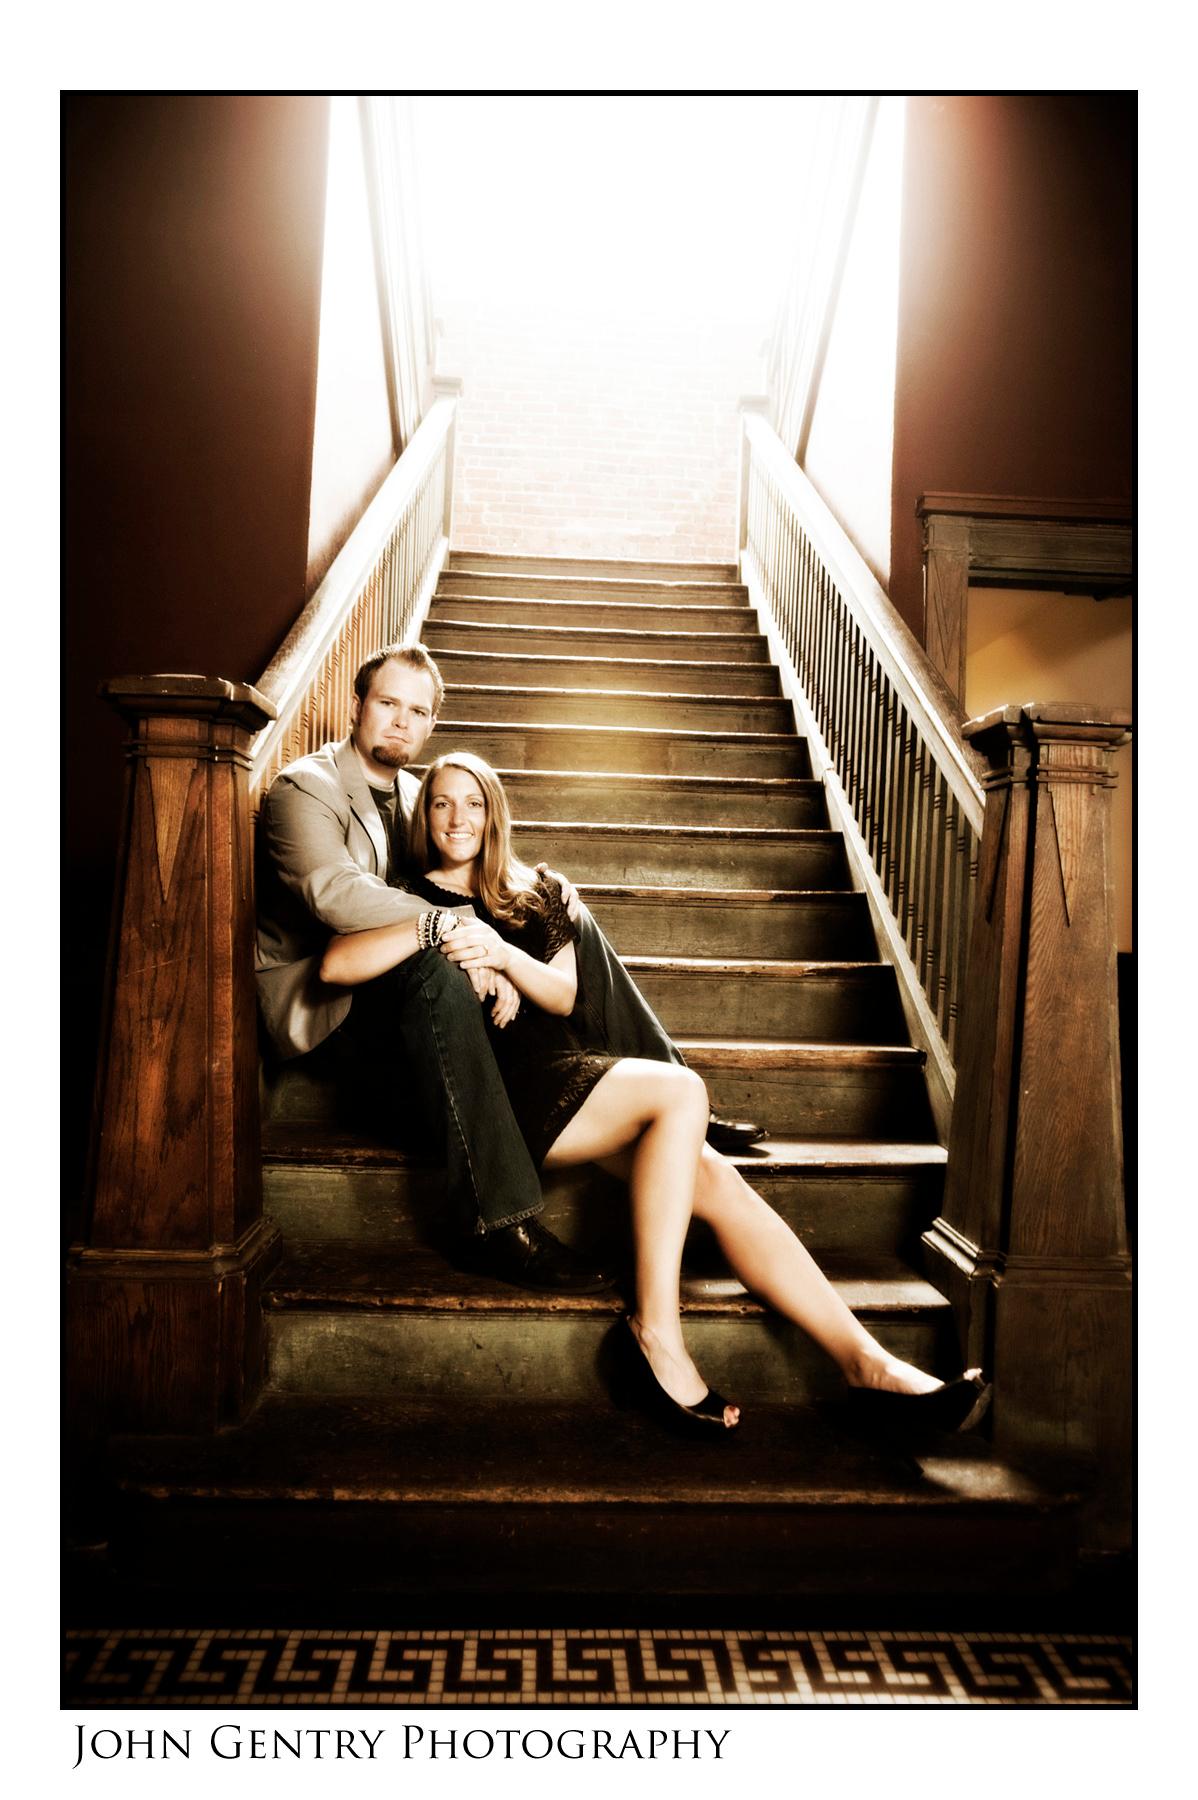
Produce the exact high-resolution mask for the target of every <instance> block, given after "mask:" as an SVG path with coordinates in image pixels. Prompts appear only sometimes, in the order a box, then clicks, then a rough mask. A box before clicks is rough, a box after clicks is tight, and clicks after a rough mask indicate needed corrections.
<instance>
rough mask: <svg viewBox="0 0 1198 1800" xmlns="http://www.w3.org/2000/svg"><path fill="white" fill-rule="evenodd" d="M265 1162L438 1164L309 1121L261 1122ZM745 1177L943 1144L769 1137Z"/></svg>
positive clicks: (738, 1158)
mask: <svg viewBox="0 0 1198 1800" xmlns="http://www.w3.org/2000/svg"><path fill="white" fill-rule="evenodd" d="M262 1148H263V1158H264V1161H265V1162H267V1163H268V1164H274V1165H282V1164H302V1165H306V1166H325V1167H335V1168H372V1169H375V1168H394V1169H396V1170H399V1169H407V1168H414V1169H423V1168H431V1167H437V1166H439V1165H438V1164H437V1162H436V1159H435V1158H433V1157H430V1156H429V1155H428V1154H427V1153H424V1152H420V1151H411V1150H405V1149H403V1148H401V1147H400V1146H398V1145H396V1144H389V1143H385V1142H383V1141H382V1140H381V1139H372V1138H368V1137H365V1136H363V1135H362V1133H361V1132H355V1131H347V1130H343V1129H341V1128H339V1127H337V1126H335V1125H325V1124H323V1123H320V1122H313V1121H310V1120H298V1121H293V1120H278V1121H271V1120H265V1121H264V1122H263V1126H262ZM725 1160H726V1161H727V1162H731V1163H733V1164H735V1166H736V1167H737V1168H739V1169H740V1170H741V1171H742V1173H743V1174H745V1175H746V1176H752V1175H757V1176H762V1175H767V1174H768V1175H770V1176H776V1175H778V1174H785V1173H788V1172H789V1171H791V1170H794V1169H798V1170H819V1169H845V1170H848V1169H869V1170H874V1171H877V1170H882V1171H885V1170H887V1169H899V1168H904V1169H910V1168H924V1167H926V1168H943V1166H944V1164H945V1163H946V1161H947V1160H948V1152H947V1151H946V1150H945V1148H944V1146H943V1145H942V1144H932V1143H926V1144H924V1143H911V1144H906V1143H890V1142H886V1141H879V1140H875V1139H872V1138H785V1137H771V1138H767V1139H765V1140H764V1141H763V1142H762V1143H760V1144H755V1145H754V1146H753V1147H752V1149H751V1150H748V1151H744V1152H741V1153H737V1154H734V1155H730V1156H727V1157H726V1158H725Z"/></svg>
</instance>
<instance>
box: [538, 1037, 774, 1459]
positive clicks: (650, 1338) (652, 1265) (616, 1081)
mask: <svg viewBox="0 0 1198 1800" xmlns="http://www.w3.org/2000/svg"><path fill="white" fill-rule="evenodd" d="M709 1110H710V1109H709V1105H708V1099H707V1089H706V1088H705V1087H704V1085H703V1082H702V1080H701V1079H700V1078H699V1076H697V1075H695V1074H694V1073H693V1072H692V1071H691V1070H690V1069H687V1068H683V1067H682V1066H681V1065H680V1064H676V1063H659V1062H649V1061H642V1060H640V1059H639V1058H635V1057H625V1058H623V1059H621V1061H620V1062H618V1063H616V1064H615V1066H614V1067H613V1068H611V1069H609V1070H608V1071H607V1073H606V1075H604V1076H603V1078H602V1080H601V1081H598V1082H597V1083H596V1084H595V1086H594V1087H593V1088H592V1089H591V1092H590V1093H589V1094H588V1095H587V1098H586V1100H585V1101H584V1102H583V1104H582V1106H581V1107H579V1109H578V1111H577V1112H576V1113H575V1115H574V1117H573V1118H572V1119H571V1120H570V1122H569V1124H568V1125H567V1126H566V1127H565V1129H564V1130H563V1131H562V1133H561V1135H560V1136H559V1137H558V1138H557V1140H556V1141H555V1142H554V1144H553V1145H552V1146H551V1148H550V1150H549V1153H548V1155H547V1156H546V1157H545V1161H544V1167H545V1168H547V1169H554V1168H565V1167H568V1166H570V1165H572V1164H575V1163H586V1162H602V1163H604V1165H605V1166H611V1164H612V1159H613V1158H617V1159H618V1161H617V1163H616V1166H617V1167H618V1168H619V1170H620V1172H621V1174H626V1175H627V1178H628V1188H629V1195H630V1198H631V1202H632V1238H633V1249H634V1254H635V1259H636V1311H635V1313H634V1314H633V1316H632V1320H631V1323H632V1328H633V1330H634V1332H635V1333H636V1337H637V1341H638V1343H639V1344H640V1346H641V1349H642V1351H643V1352H644V1354H645V1357H646V1359H647V1360H648V1363H649V1366H650V1368H651V1369H652V1370H653V1373H654V1375H655V1376H656V1378H657V1380H658V1382H659V1383H660V1384H661V1386H662V1387H663V1388H664V1389H665V1391H666V1393H667V1394H669V1395H670V1396H671V1398H672V1399H675V1400H677V1401H679V1402H680V1403H681V1404H682V1405H683V1406H694V1405H695V1404H696V1403H697V1402H698V1401H700V1400H701V1399H702V1398H703V1396H704V1394H705V1393H706V1392H707V1383H706V1382H705V1381H704V1380H703V1377H702V1376H701V1375H700V1374H699V1371H698V1369H696V1367H695V1365H694V1363H693V1362H692V1361H691V1359H690V1356H689V1354H688V1352H687V1349H686V1345H685V1343H684V1342H683V1338H682V1323H681V1320H680V1318H679V1274H680V1270H681V1267H682V1246H683V1243H684V1241H685V1238H686V1231H687V1226H688V1225H689V1224H690V1221H691V1212H692V1208H693V1206H694V1197H695V1170H696V1168H697V1167H698V1164H699V1156H700V1152H701V1150H702V1148H703V1142H704V1134H705V1132H706V1130H707V1119H708V1114H709ZM621 1152H623V1153H625V1154H624V1155H620V1153H621ZM738 1417H739V1414H738V1412H737V1409H736V1408H735V1407H729V1408H728V1409H727V1411H726V1413H725V1419H726V1422H727V1423H729V1424H735V1423H736V1420H737V1418H738Z"/></svg>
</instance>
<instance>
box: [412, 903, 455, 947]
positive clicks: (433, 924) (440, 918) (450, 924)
mask: <svg viewBox="0 0 1198 1800" xmlns="http://www.w3.org/2000/svg"><path fill="white" fill-rule="evenodd" d="M457 924H458V915H457V914H456V913H452V912H448V911H445V910H443V909H442V908H441V907H433V908H430V910H429V911H428V912H422V913H421V914H420V915H419V917H418V918H417V920H416V947H417V949H419V950H435V949H436V948H437V947H438V945H439V944H440V943H441V942H442V941H443V940H444V939H445V938H447V937H448V936H449V934H450V932H451V931H454V930H456V928H457Z"/></svg>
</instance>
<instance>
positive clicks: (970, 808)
mask: <svg viewBox="0 0 1198 1800" xmlns="http://www.w3.org/2000/svg"><path fill="white" fill-rule="evenodd" d="M742 416H743V427H744V440H743V451H742V481H743V487H744V496H743V505H742V514H743V518H744V527H743V537H744V544H743V549H742V566H743V568H744V572H745V578H746V580H747V581H748V583H749V587H750V592H751V594H752V595H753V598H754V600H755V601H756V603H757V605H758V608H759V611H760V612H761V614H762V616H763V622H764V623H765V625H766V628H767V631H768V632H769V634H770V636H771V640H772V642H773V647H774V649H775V653H776V654H777V656H778V658H779V660H780V662H781V665H782V669H783V675H784V679H786V680H787V681H788V684H789V686H788V691H791V697H792V700H793V701H794V704H795V707H796V712H797V713H798V714H799V720H800V725H801V727H802V729H803V730H804V731H805V733H806V735H807V737H808V739H809V741H810V744H811V748H812V755H813V761H814V762H815V764H816V765H817V767H818V772H819V773H820V774H822V775H823V776H824V778H825V785H826V788H827V791H828V796H829V805H830V807H831V809H832V811H833V813H834V815H835V816H836V821H837V823H838V824H839V825H840V826H841V828H842V829H843V830H844V832H845V838H846V843H847V846H848V849H849V854H850V858H851V859H852V860H853V861H854V863H855V866H856V868H857V872H858V875H859V877H860V879H861V883H862V886H863V887H864V888H865V890H866V892H867V894H868V895H869V899H870V906H871V911H872V913H873V916H874V922H875V926H876V928H877V929H878V931H879V935H880V936H881V937H882V939H883V941H884V942H885V944H886V947H887V949H888V951H889V952H890V954H891V958H892V960H893V962H894V964H895V968H896V971H897V973H898V976H899V981H900V988H901V991H902V993H903V998H904V1006H905V1010H906V1013H907V1018H908V1023H909V1024H910V1026H911V1029H912V1031H913V1034H914V1036H915V1039H916V1042H917V1043H918V1044H919V1045H920V1046H921V1047H922V1048H923V1049H925V1050H926V1051H927V1053H928V1057H929V1065H930V1073H931V1075H932V1076H933V1080H932V1084H931V1085H932V1100H933V1106H934V1109H935V1112H936V1116H937V1121H938V1123H939V1124H940V1126H941V1128H942V1130H945V1131H947V1126H948V1119H949V1114H950V1111H951V1101H952V1094H953V1089H954V1084H955V1064H954V1051H955V1045H956V1038H957V1030H958V1019H959V1013H960V1001H961V992H962V986H963V982H964V974H965V967H966V959H967V954H968V944H969V934H970V925H971V920H972V913H973V896H974V892H975V889H976V882H977V869H978V849H979V840H980V837H981V830H982V818H983V812H984V795H983V788H982V780H981V777H982V774H983V770H984V763H983V759H982V758H981V757H980V756H979V755H978V753H977V751H976V750H975V749H974V748H973V747H972V746H971V745H970V744H969V743H968V742H967V740H966V738H965V737H964V735H963V734H962V729H961V727H962V724H963V719H962V716H961V713H960V711H959V710H958V707H957V704H956V701H955V699H954V698H953V695H952V694H951V692H950V691H949V689H948V688H947V686H946V685H945V683H944V680H943V678H942V677H941V676H940V675H939V673H938V672H937V670H936V669H935V668H934V667H933V665H932V663H931V662H930V661H929V659H928V657H927V655H926V654H925V652H924V650H923V649H922V647H921V646H920V644H919V643H918V642H917V641H916V639H915V637H914V635H913V634H912V632H911V631H910V629H909V628H908V626H907V625H906V624H905V623H904V622H903V620H902V619H901V618H900V617H899V615H898V613H897V612H896V610H895V608H894V607H893V606H892V605H891V603H890V601H889V600H888V599H887V597H886V595H885V593H884V592H883V591H882V588H881V587H880V585H879V583H878V582H877V580H876V579H875V578H874V576H873V575H872V574H871V573H870V571H869V569H868V568H867V567H866V565H865V563H864V561H863V560H862V558H861V556H860V554H859V553H858V552H857V550H856V549H854V547H853V545H852V544H851V543H850V541H849V539H848V537H847V536H846V534H845V532H844V531H843V529H842V528H841V526H840V525H839V524H838V523H837V522H836V520H835V519H834V518H833V517H832V515H831V513H830V512H829V510H828V508H827V506H826V505H825V504H824V502H823V501H822V500H821V499H820V497H819V495H818V494H817V493H816V491H815V489H814V488H813V487H812V485H811V483H810V481H809V480H808V479H807V477H806V476H805V475H804V474H803V472H802V470H801V469H799V468H798V467H797V465H796V464H795V463H794V462H793V461H792V459H791V458H790V457H789V456H788V455H787V453H786V449H785V447H784V445H783V444H782V442H781V440H780V439H779V438H778V436H777V434H776V433H775V432H774V431H773V430H772V429H771V427H770V426H769V424H768V423H767V422H766V420H765V419H764V418H762V417H761V416H759V415H757V414H755V413H752V412H748V411H746V412H744V413H743V415H742Z"/></svg>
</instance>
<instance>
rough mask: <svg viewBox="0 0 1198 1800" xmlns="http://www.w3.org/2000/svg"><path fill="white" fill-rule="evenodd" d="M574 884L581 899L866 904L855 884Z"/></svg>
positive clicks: (863, 896) (862, 906)
mask: <svg viewBox="0 0 1198 1800" xmlns="http://www.w3.org/2000/svg"><path fill="white" fill-rule="evenodd" d="M576 885H577V888H578V891H579V893H580V894H581V895H582V897H583V899H584V900H585V899H587V897H588V896H590V895H594V896H595V897H596V898H598V899H604V900H618V899H635V900H668V901H670V902H678V903H682V902H685V901H687V900H698V901H701V902H702V903H703V904H704V905H711V904H712V903H713V902H715V903H717V904H718V903H719V902H720V901H722V900H736V901H749V902H754V901H755V902H758V903H760V904H761V905H762V906H771V905H780V904H782V903H784V902H788V901H802V902H804V903H806V902H812V901H818V902H820V903H821V904H826V903H828V902H832V903H833V904H835V905H836V906H848V905H851V906H853V907H855V908H856V909H857V910H858V911H861V910H863V909H864V908H865V907H866V906H867V904H868V902H867V900H866V897H865V895H864V894H863V893H861V892H860V890H859V889H856V888H726V887H723V888H706V887H702V888H701V887H665V886H654V887H649V886H644V885H639V884H636V883H632V882H620V881H615V882H602V881H580V882H578V883H577V884H576Z"/></svg>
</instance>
